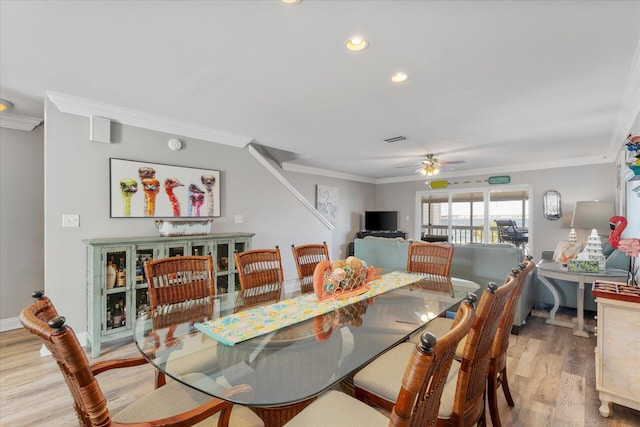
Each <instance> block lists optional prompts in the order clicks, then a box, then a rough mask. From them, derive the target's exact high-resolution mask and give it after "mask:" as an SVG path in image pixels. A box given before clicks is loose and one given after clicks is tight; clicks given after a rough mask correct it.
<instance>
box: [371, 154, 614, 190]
mask: <svg viewBox="0 0 640 427" xmlns="http://www.w3.org/2000/svg"><path fill="white" fill-rule="evenodd" d="M613 162H615V159H612V160H608V159H603V158H602V157H601V156H589V157H576V158H570V159H560V160H555V161H549V162H540V163H522V164H519V165H508V166H506V165H505V166H501V167H499V168H484V169H471V170H466V171H464V172H462V171H461V172H457V173H456V172H442V173H440V174H438V175H437V176H435V177H431V179H432V180H433V181H439V180H442V179H460V178H464V177H471V176H474V177H475V176H482V175H504V174H505V173H515V172H526V171H534V170H541V169H556V168H567V167H573V166H588V165H598V164H604V163H613ZM426 180H427V177H425V176H422V175H418V174H415V175H412V176H399V177H394V178H379V179H377V180H376V184H393V183H397V182H411V181H426Z"/></svg>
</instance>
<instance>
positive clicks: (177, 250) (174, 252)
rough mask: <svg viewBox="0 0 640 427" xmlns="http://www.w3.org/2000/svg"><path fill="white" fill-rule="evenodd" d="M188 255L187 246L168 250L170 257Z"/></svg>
mask: <svg viewBox="0 0 640 427" xmlns="http://www.w3.org/2000/svg"><path fill="white" fill-rule="evenodd" d="M187 253H188V252H187V247H186V245H176V246H169V247H168V249H167V256H168V257H174V256H185V255H186V254H187Z"/></svg>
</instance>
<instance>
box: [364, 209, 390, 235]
mask: <svg viewBox="0 0 640 427" xmlns="http://www.w3.org/2000/svg"><path fill="white" fill-rule="evenodd" d="M364 229H365V230H367V231H396V230H397V229H398V211H365V213H364Z"/></svg>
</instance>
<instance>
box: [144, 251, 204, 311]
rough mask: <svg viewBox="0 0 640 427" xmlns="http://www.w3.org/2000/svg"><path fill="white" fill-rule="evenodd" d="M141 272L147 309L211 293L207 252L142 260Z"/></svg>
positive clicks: (194, 298) (199, 297)
mask: <svg viewBox="0 0 640 427" xmlns="http://www.w3.org/2000/svg"><path fill="white" fill-rule="evenodd" d="M144 272H145V274H146V276H147V284H148V287H149V289H148V292H149V303H150V305H151V308H157V307H160V306H165V305H171V304H176V303H180V302H183V301H188V300H197V299H202V298H210V299H212V298H213V296H214V295H215V276H214V274H213V259H212V257H211V255H204V256H177V257H170V258H162V259H152V260H150V261H147V262H145V263H144Z"/></svg>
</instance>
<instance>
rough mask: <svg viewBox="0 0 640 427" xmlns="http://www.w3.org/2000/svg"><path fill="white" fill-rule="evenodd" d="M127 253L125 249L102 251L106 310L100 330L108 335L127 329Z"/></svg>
mask: <svg viewBox="0 0 640 427" xmlns="http://www.w3.org/2000/svg"><path fill="white" fill-rule="evenodd" d="M129 253H130V252H129V251H128V250H127V248H106V249H105V250H104V256H103V258H102V259H103V260H104V265H103V268H104V270H103V274H104V277H105V289H104V294H105V296H106V298H105V301H104V303H105V304H106V308H105V311H104V312H103V313H104V318H103V319H102V328H101V329H102V330H103V332H104V333H106V334H109V333H111V332H113V331H121V330H124V329H125V328H127V313H126V309H127V290H128V289H129V288H130V286H129V277H131V275H130V274H129V269H130V263H129Z"/></svg>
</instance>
